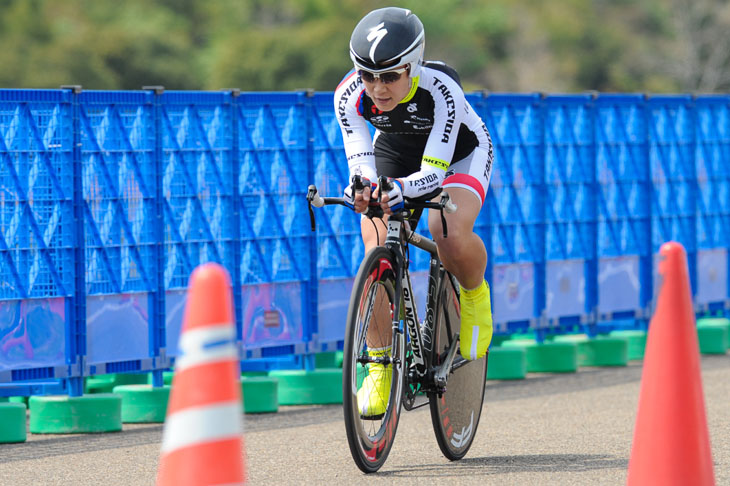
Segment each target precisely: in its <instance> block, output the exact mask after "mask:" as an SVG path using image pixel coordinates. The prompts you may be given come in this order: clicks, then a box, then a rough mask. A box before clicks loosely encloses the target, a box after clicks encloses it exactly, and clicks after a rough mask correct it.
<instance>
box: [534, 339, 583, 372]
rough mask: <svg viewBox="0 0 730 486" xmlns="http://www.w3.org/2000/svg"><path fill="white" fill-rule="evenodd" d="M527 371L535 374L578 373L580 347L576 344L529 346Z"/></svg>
mask: <svg viewBox="0 0 730 486" xmlns="http://www.w3.org/2000/svg"><path fill="white" fill-rule="evenodd" d="M526 350H527V371H528V372H535V373H574V372H576V371H578V346H577V345H576V344H575V343H570V342H567V343H560V342H558V343H555V342H552V343H543V344H538V345H536V346H528V347H527V348H526Z"/></svg>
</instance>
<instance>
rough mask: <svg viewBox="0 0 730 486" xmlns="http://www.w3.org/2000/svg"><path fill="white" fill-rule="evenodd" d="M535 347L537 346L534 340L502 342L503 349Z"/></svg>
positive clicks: (524, 339) (522, 339) (521, 339)
mask: <svg viewBox="0 0 730 486" xmlns="http://www.w3.org/2000/svg"><path fill="white" fill-rule="evenodd" d="M536 345H537V341H536V340H534V339H526V338H519V339H508V340H507V341H502V347H503V348H525V347H527V346H536Z"/></svg>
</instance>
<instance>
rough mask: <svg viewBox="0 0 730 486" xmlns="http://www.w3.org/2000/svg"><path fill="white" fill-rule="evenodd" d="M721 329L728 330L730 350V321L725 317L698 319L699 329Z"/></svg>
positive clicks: (729, 347)
mask: <svg viewBox="0 0 730 486" xmlns="http://www.w3.org/2000/svg"><path fill="white" fill-rule="evenodd" d="M701 327H702V328H704V327H721V328H724V329H726V330H727V338H728V339H727V347H728V349H730V319H726V318H724V317H703V318H701V319H697V328H701Z"/></svg>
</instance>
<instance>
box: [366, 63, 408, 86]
mask: <svg viewBox="0 0 730 486" xmlns="http://www.w3.org/2000/svg"><path fill="white" fill-rule="evenodd" d="M406 71H408V67H407V66H406V67H402V68H398V69H393V70H392V71H386V72H384V73H371V72H370V71H365V70H364V69H361V70H359V71H358V72H357V73H358V74H359V75H360V78H362V80H363V81H365V82H366V83H374V82H375V80H376V79H379V80H380V82H381V83H383V84H390V83H395V82H396V81H398V80H399V79H400V77H401V74H403V73H404V72H406Z"/></svg>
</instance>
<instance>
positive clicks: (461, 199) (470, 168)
mask: <svg viewBox="0 0 730 486" xmlns="http://www.w3.org/2000/svg"><path fill="white" fill-rule="evenodd" d="M488 157H489V155H488V152H487V151H486V150H483V149H481V148H477V149H475V150H474V152H472V153H471V154H470V155H469V156H468V157H466V158H464V159H462V160H459V161H457V162H454V163H453V164H451V167H449V171H448V173H447V176H446V178H445V180H444V183H443V186H444V189H445V190H446V191H447V192H448V193H449V196H450V197H451V198H452V200H454V202H455V203H456V205H457V207H458V210H457V211H456V212H455V213H453V214H449V215H446V223H447V225H448V237H447V238H444V237H443V230H442V226H441V217H440V215H439V214H438V213H435V212H433V211H432V212H431V214H430V215H429V230H430V231H431V234H432V235H433V237H434V239H435V241H436V244H437V245H438V249H439V257H440V258H441V261H442V262H443V264H444V267H445V268H446V269H447V270H449V271H450V272H451V273H452V274H454V276H455V277H456V278H457V280H459V283H460V284H461V286H462V289H461V290H462V291H461V296H460V301H461V332H460V334H461V354H462V356H464V357H465V358H467V359H477V358H481V357H482V356H484V355H485V354H486V352H487V349H488V347H489V343H490V341H491V339H492V311H491V303H490V296H489V286H488V285H487V283H486V281H485V280H484V270H485V269H486V265H487V252H486V249H485V246H484V242H483V241H482V239H481V238H480V237H479V236H478V235H477V234H476V233H474V223H475V221H476V218H477V217H478V216H479V212H480V210H481V207H482V205H483V204H484V199H485V195H486V192H487V187H488V186H489V178H490V175H491V174H490V169H491V163H487V162H488V161H489V159H488Z"/></svg>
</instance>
